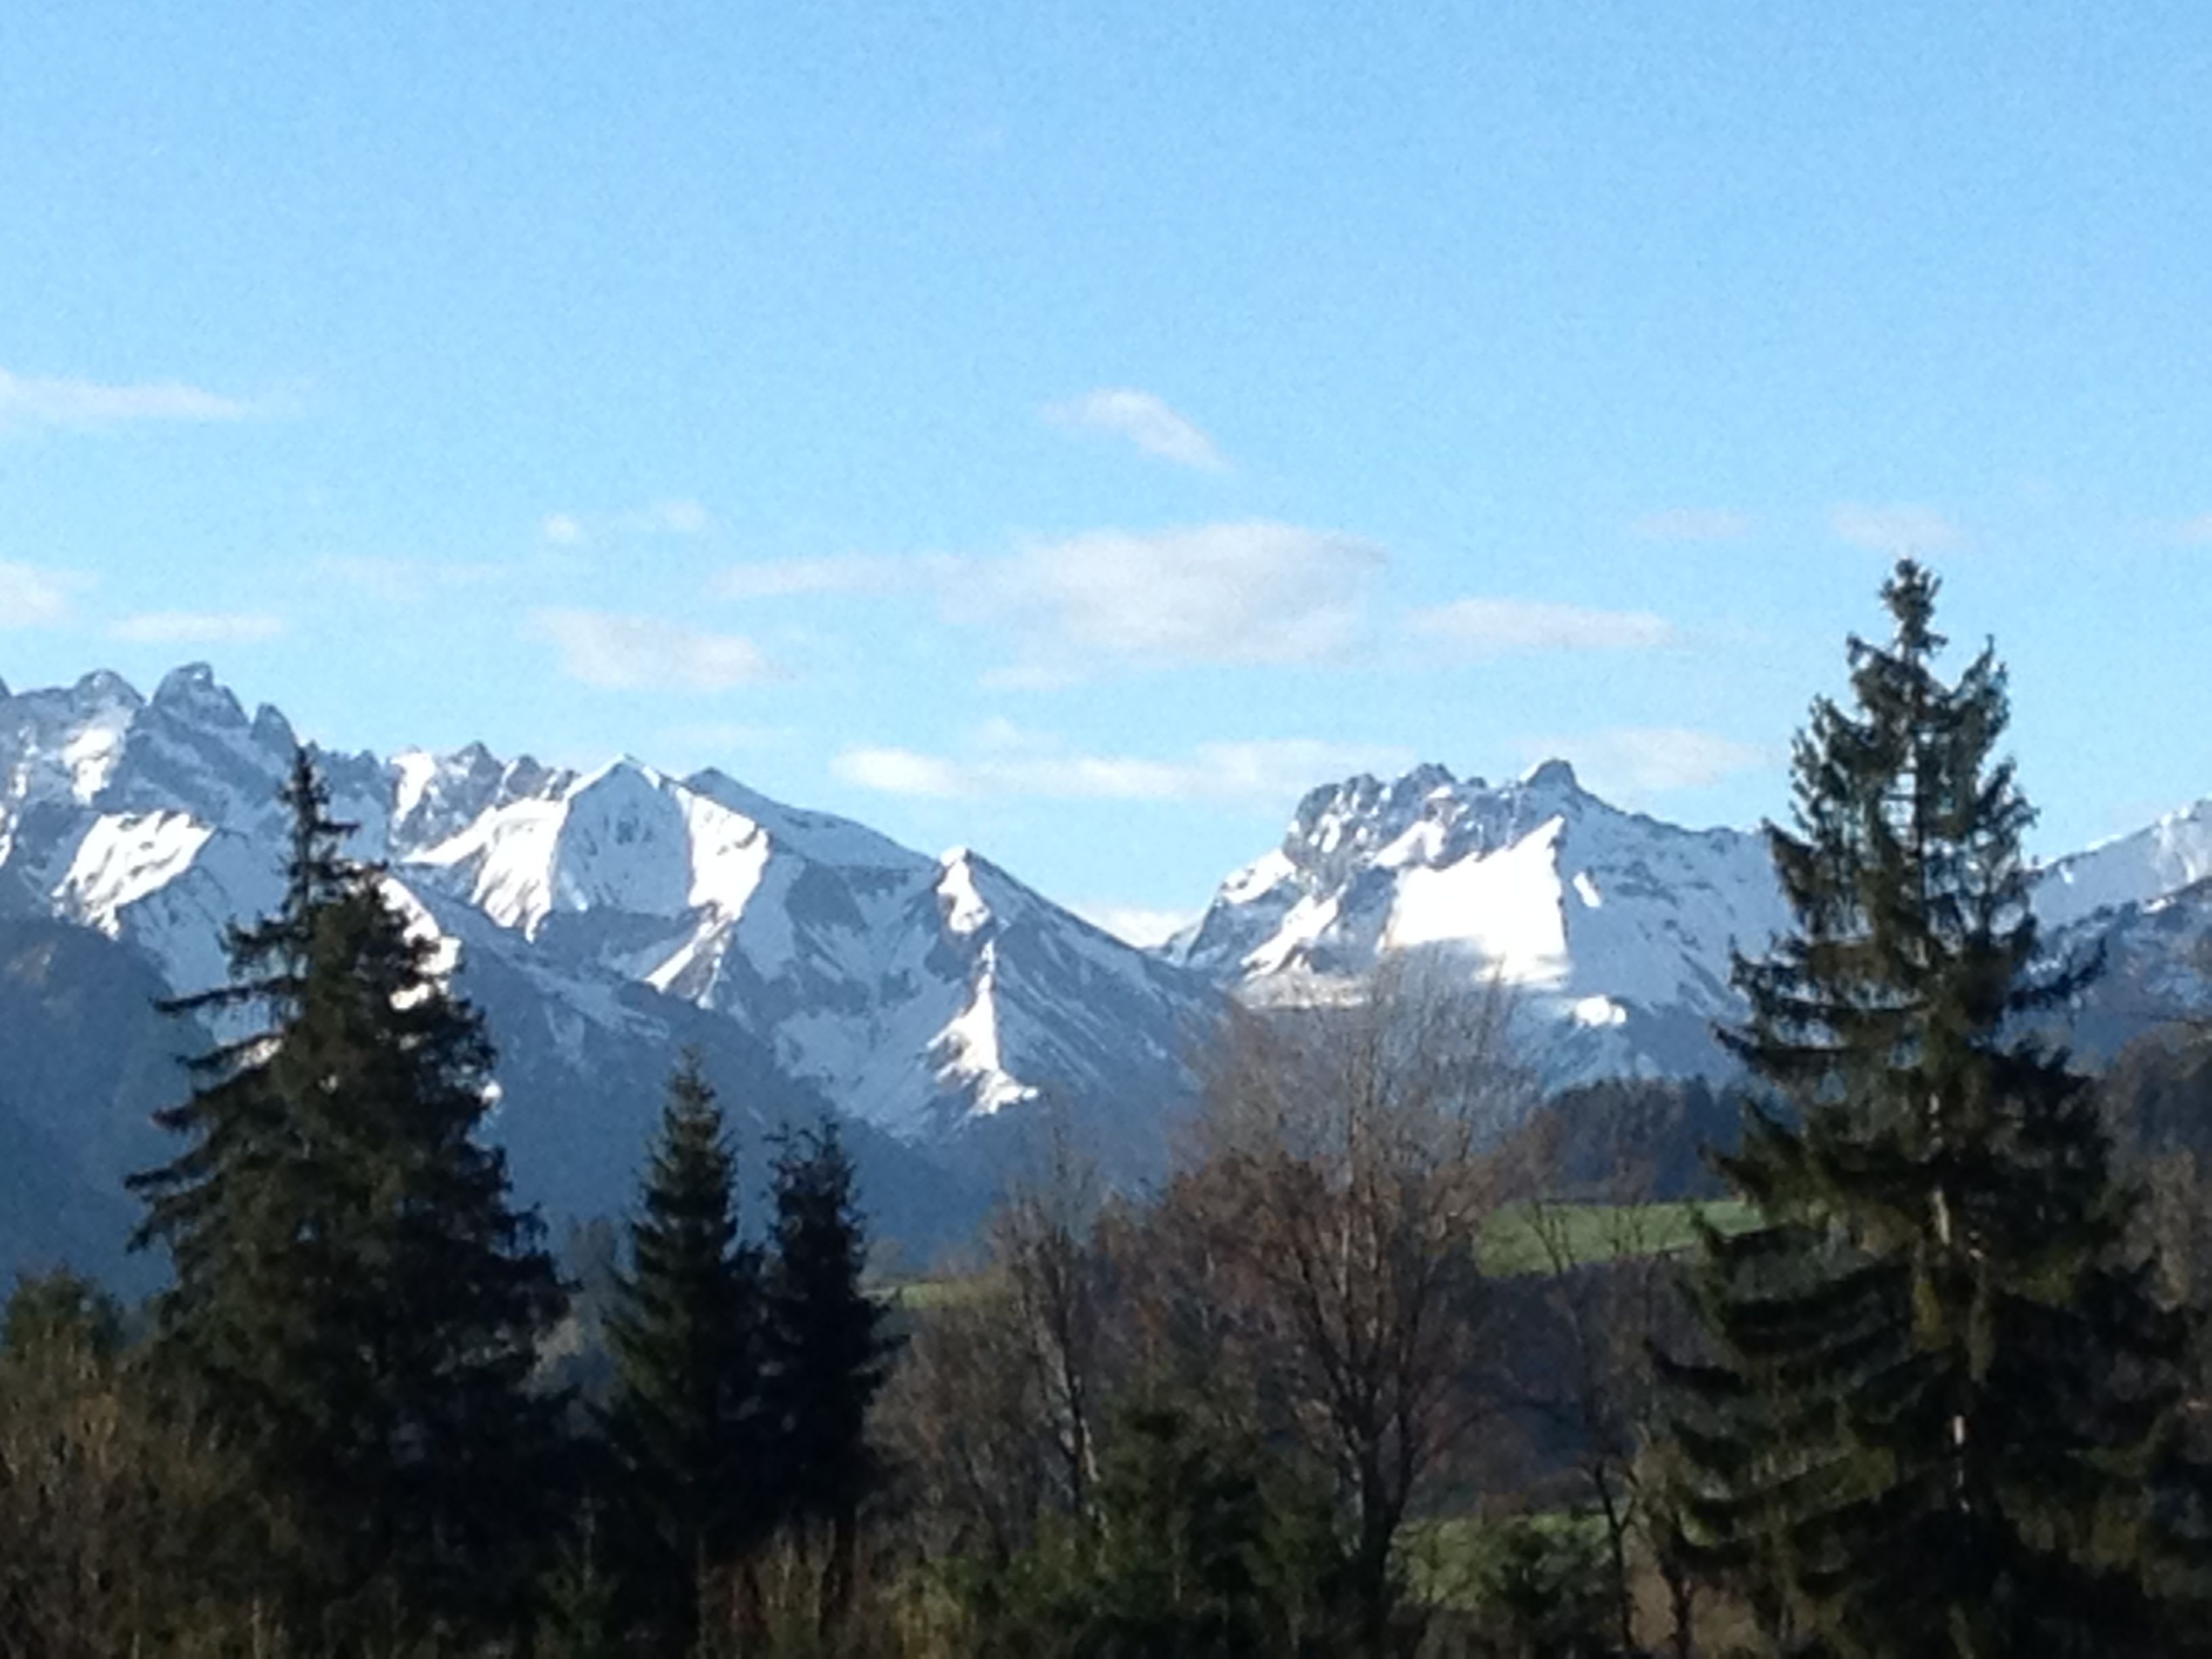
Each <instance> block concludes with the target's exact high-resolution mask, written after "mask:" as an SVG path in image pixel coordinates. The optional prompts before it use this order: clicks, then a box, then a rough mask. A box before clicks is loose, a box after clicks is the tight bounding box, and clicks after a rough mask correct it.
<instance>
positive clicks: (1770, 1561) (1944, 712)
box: [1667, 561, 2187, 1656]
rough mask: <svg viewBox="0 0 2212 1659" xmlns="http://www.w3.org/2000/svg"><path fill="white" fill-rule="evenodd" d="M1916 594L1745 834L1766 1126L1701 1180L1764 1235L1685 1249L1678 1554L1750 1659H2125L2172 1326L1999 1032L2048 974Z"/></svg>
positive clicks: (1907, 594)
mask: <svg viewBox="0 0 2212 1659" xmlns="http://www.w3.org/2000/svg"><path fill="white" fill-rule="evenodd" d="M1883 599H1884V601H1885V603H1886V604H1887V606H1888V609H1889V611H1890V612H1891V615H1892V617H1893V619H1894V622H1895V633H1894V636H1893V640H1892V641H1890V642H1889V643H1888V644H1887V646H1884V647H1876V646H1874V645H1870V644H1868V643H1867V642H1865V641H1860V640H1857V639H1854V640H1852V641H1851V642H1850V664H1851V688H1852V692H1853V696H1854V701H1855V704H1856V706H1855V708H1850V709H1848V710H1847V709H1845V708H1842V707H1840V706H1838V704H1836V703H1834V702H1829V701H1826V700H1823V701H1821V702H1817V703H1816V704H1815V705H1814V712H1813V717H1812V721H1811V725H1810V728H1809V730H1808V732H1807V733H1806V734H1805V735H1804V736H1803V737H1802V738H1801V739H1800V741H1799V744H1798V745H1797V750H1796V763H1795V774H1796V829H1795V830H1794V831H1789V830H1783V829H1772V830H1771V842H1772V845H1773V849H1774V856H1775V862H1776V867H1777V870H1778V873H1779V876H1780V878H1781V882H1782V886H1783V889H1784V894H1785V896H1786V897H1787V899H1788V901H1789V902H1790V907H1791V908H1792V910H1793V911H1794V913H1795V916H1796V930H1795V931H1794V932H1793V933H1790V935H1788V936H1787V937H1785V938H1784V939H1781V940H1779V941H1778V943H1777V945H1776V946H1775V947H1774V949H1773V950H1772V951H1771V952H1770V953H1769V954H1768V955H1766V956H1765V957H1762V958H1760V959H1758V960H1740V961H1739V963H1738V966H1737V981H1738V984H1739V986H1740V987H1741V989H1742V991H1743V992H1744V994H1746V996H1747V999H1748V1000H1749V1003H1750V1008H1751V1014H1750V1018H1749V1020H1748V1022H1747V1024H1746V1025H1745V1026H1744V1027H1743V1028H1741V1030H1737V1031H1735V1032H1734V1033H1731V1034H1729V1041H1730V1042H1731V1045H1732V1046H1733V1047H1734V1048H1735V1050H1736V1052H1737V1053H1738V1054H1741V1056H1742V1058H1743V1059H1744V1060H1745V1061H1746V1062H1747V1064H1748V1066H1750V1068H1751V1070H1752V1071H1753V1073H1754V1075H1755V1076H1757V1077H1758V1078H1759V1079H1761V1080H1763V1081H1764V1082H1765V1084H1766V1085H1768V1086H1769V1088H1770V1090H1771V1092H1772V1094H1773V1095H1774V1096H1775V1097H1777V1102H1778V1104H1780V1105H1783V1106H1784V1107H1786V1108H1787V1109H1788V1111H1789V1112H1790V1114H1791V1115H1794V1118H1795V1121H1794V1123H1793V1122H1792V1121H1789V1120H1788V1119H1786V1118H1785V1116H1784V1115H1781V1114H1780V1113H1776V1112H1768V1111H1757V1112H1754V1113H1753V1115H1752V1116H1751V1119H1750V1121H1749V1122H1748V1123H1747V1133H1746V1137H1745V1141H1744V1145H1743V1146H1742V1148H1741V1151H1740V1152H1738V1153H1737V1154H1736V1155H1735V1156H1734V1157H1732V1158H1725V1159H1723V1160H1721V1164H1722V1167H1723V1172H1724V1173H1725V1174H1726V1175H1727V1176H1728V1177H1729V1180H1730V1182H1732V1184H1733V1185H1734V1187H1735V1189H1736V1191H1737V1192H1738V1194H1741V1196H1742V1197H1744V1198H1746V1199H1747V1200H1750V1201H1751V1202H1752V1203H1753V1204H1754V1205H1755V1206H1757V1207H1758V1209H1759V1212H1760V1213H1761V1214H1762V1215H1763V1217H1764V1218H1765V1222H1766V1224H1767V1225H1765V1227H1763V1228H1761V1229H1759V1230H1756V1231H1752V1232H1750V1233H1747V1234H1745V1235H1743V1236H1741V1237H1735V1238H1723V1237H1720V1236H1719V1235H1718V1234H1717V1233H1708V1234H1707V1236H1706V1237H1705V1265H1704V1267H1703V1269H1702V1271H1701V1273H1700V1274H1699V1281H1698V1285H1697V1287H1696V1288H1697V1298H1696V1299H1697V1302H1698V1305H1699V1310H1700V1312H1701V1314H1702V1316H1703V1321H1704V1324H1705V1334H1706V1335H1707V1337H1708V1338H1709V1339H1710V1345H1709V1347H1710V1351H1709V1352H1708V1353H1707V1354H1706V1355H1705V1358H1704V1360H1703V1362H1702V1363H1699V1364H1670V1365H1668V1367H1667V1371H1668V1376H1669V1377H1670V1379H1671V1381H1672V1383H1674V1400H1675V1418H1676V1421H1675V1428H1676V1437H1677V1442H1678V1443H1677V1445H1676V1447H1675V1451H1676V1453H1677V1454H1678V1456H1679V1463H1680V1468H1681V1470H1682V1480H1683V1483H1684V1495H1683V1500H1682V1501H1683V1510H1684V1524H1685V1528H1686V1534H1687V1536H1686V1540H1685V1541H1686V1543H1687V1544H1688V1545H1689V1546H1690V1547H1692V1548H1693V1549H1694V1550H1695V1551H1696V1552H1697V1553H1699V1555H1700V1556H1701V1557H1702V1559H1704V1560H1705V1563H1706V1564H1707V1565H1709V1566H1711V1567H1714V1568H1717V1569H1721V1570H1723V1571H1726V1572H1727V1573H1728V1574H1729V1576H1731V1577H1733V1578H1734V1579H1735V1582H1736V1583H1737V1584H1738V1586H1739V1588H1741V1589H1743V1590H1745V1591H1746V1592H1747V1595H1748V1596H1749V1599H1750V1600H1751V1601H1752V1603H1753V1606H1754V1607H1755V1608H1756V1609H1757V1611H1758V1612H1759V1614H1760V1616H1761V1618H1762V1620H1763V1621H1764V1622H1765V1625H1766V1626H1767V1629H1768V1632H1769V1634H1770V1636H1771V1638H1773V1639H1774V1640H1775V1642H1776V1644H1777V1645H1778V1647H1781V1648H1783V1649H1784V1650H1796V1649H1802V1650H1808V1651H1832V1652H1837V1653H1846V1654H1868V1655H1883V1656H1889V1655H1908V1654H1911V1655H1917V1654H1929V1655H1960V1656H1966V1655H1996V1654H2027V1653H2034V1654H2050V1655H2063V1654H2105V1653H2112V1654H2118V1653H2136V1652H2142V1651H2146V1650H2156V1649H2158V1644H2159V1642H2160V1640H2163V1639H2166V1638H2160V1636H2159V1635H2158V1633H2157V1632H2158V1628H2159V1617H2160V1609H2159V1606H2158V1596H2157V1595H2156V1593H2155V1592H2156V1589H2157V1582H2156V1581H2157V1580H2158V1577H2159V1571H2160V1569H2159V1565H2158V1563H2159V1555H2160V1528H2158V1527H2157V1526H2156V1525H2155V1524H2154V1523H2155V1522H2156V1519H2157V1516H2156V1509H2157V1504H2155V1503H2154V1499H2153V1498H2151V1497H2149V1496H2147V1495H2146V1493H2147V1490H2148V1488H2147V1486H2146V1483H2147V1482H2150V1481H2153V1478H2154V1477H2156V1476H2158V1475H2160V1473H2161V1471H2162V1470H2163V1469H2164V1468H2166V1465H2167V1463H2168V1461H2169V1455H2170V1452H2171V1449H2172V1423H2173V1419H2174V1411H2175V1407H2177V1406H2178V1404H2179V1399H2180V1391H2181V1390H2180V1370H2179V1362H2180V1359H2181V1355H2182V1352H2183V1349H2184V1346H2185V1340H2186V1337H2187V1326H2186V1322H2185V1320H2184V1319H2183V1317H2182V1316H2179V1314H2176V1313H2173V1312H2171V1311H2168V1310H2163V1309H2161V1308H2160V1306H2158V1305H2157V1304H2156V1303H2155V1301H2154V1298H2153V1296H2152V1291H2151V1280H2150V1276H2149V1273H2148V1267H2146V1266H2145V1264H2143V1263H2142V1262H2141V1261H2136V1260H2132V1259H2130V1257H2129V1256H2128V1255H2127V1254H2126V1248H2125V1234H2126V1231H2127V1227H2128V1223H2129V1219H2130V1206H2131V1204H2132V1201H2133V1200H2132V1194H2131V1193H2130V1191H2129V1190H2128V1189H2127V1188H2124V1186H2123V1185H2122V1184H2121V1183H2120V1182H2118V1180H2117V1179H2116V1177H2115V1176H2114V1174H2113V1171H2112V1155H2111V1150H2110V1147H2109V1145H2108V1142H2107V1139H2106V1133H2105V1131H2104V1129H2103V1127H2102V1126H2101V1123H2100V1120H2099V1118H2098V1116H2097V1114H2096V1111H2095V1109H2094V1106H2093V1102H2092V1099H2091V1097H2090V1094H2089V1091H2088V1089H2087V1085H2086V1084H2085V1082H2084V1080H2083V1079H2081V1077H2080V1076H2079V1075H2078V1074H2077V1073H2075V1072H2074V1071H2073V1070H2072V1069H2071V1068H2070V1067H2069V1063H2068V1060H2067V1057H2066V1055H2065V1054H2064V1053H2063V1051H2062V1050H2059V1049H2057V1048H2052V1047H2051V1046H2049V1045H2048V1044H2047V1043H2046V1042H2045V1041H2043V1040H2042V1039H2041V1038H2040V1037H2039V1036H2037V1035H2035V1033H2034V1030H2033V1022H2034V1021H2035V1020H2036V1019H2037V1018H2038V1017H2039V1016H2045V1015H2047V1014H2049V1013H2050V1012H2051V1011H2052V1010H2053V1009H2055V1008H2057V1007H2059V1006H2063V1004H2064V1003H2065V1002H2066V1001H2067V1000H2068V999H2069V998H2070V997H2071V995H2072V994H2074V992H2075V990H2076V989H2077V988H2078V987H2079V984H2080V982H2081V975H2080V974H2078V973H2074V972H2066V971H2059V972H2046V971H2044V970H2041V969H2039V967H2038V965H2037V964H2038V962H2039V940H2038V936H2037V932H2036V926H2035V920H2034V917H2033V914H2032V912H2031V911H2030V909H2029V908H2028V880H2029V872H2028V869H2027V866H2026V864H2025V862H2024V860H2023V858H2022V855H2021V835H2022V833H2023V831H2024V830H2025V829H2027V826H2028V825H2029V823H2031V822H2032V819H2033V813H2032V811H2031V810H2030V808H2029V807H2028V805H2027V803H2026V801H2025V800H2024V799H2023V798H2022V797H2021V794H2020V793H2019V790H2018V788H2017V787H2016V784H2015V778H2014V770H2013V767H2012V764H2011V763H2010V762H2009V761H2006V760H2002V759H1998V758H1996V745H1997V744H1998V742H1999V740H2000V738H2002V733H2003V732H2004V729H2005V726H2006V716H2007V692H2006V677H2005V672H2004V670H2003V669H2002V667H2001V666H2000V665H1998V664H1997V662H1996V659H1995V656H1994V654H1993V652H1992V651H1991V650H1990V649H1989V648H1984V650H1983V651H1982V652H1981V653H1979V654H1978V656H1977V657H1976V658H1975V659H1973V660H1972V662H1971V663H1970V664H1969V665H1967V666H1966V669H1965V670H1964V671H1963V672H1962V673H1961V674H1960V677H1959V678H1958V679H1957V680H1956V681H1955V682H1953V683H1948V684H1947V683H1946V682H1945V681H1944V680H1942V678H1940V677H1939V675H1938V674H1937V672H1936V667H1935V659H1936V657H1937V655H1938V653H1940V652H1941V650H1942V647H1943V643H1944V641H1942V638H1941V636H1940V635H1937V634H1936V632H1935V631H1934V629H1933V626H1932V623H1933V616H1934V602H1935V599H1936V581H1935V580H1934V579H1933V578H1932V577H1931V576H1930V575H1929V574H1928V573H1927V572H1925V571H1924V570H1923V569H1922V568H1920V567H1919V566H1917V564H1915V563H1913V562H1911V561H1905V562H1901V563H1900V564H1899V566H1898V568H1897V569H1896V571H1895V574H1894V575H1893V579H1892V580H1890V581H1889V582H1888V583H1887V586H1885V587H1884V589H1883Z"/></svg>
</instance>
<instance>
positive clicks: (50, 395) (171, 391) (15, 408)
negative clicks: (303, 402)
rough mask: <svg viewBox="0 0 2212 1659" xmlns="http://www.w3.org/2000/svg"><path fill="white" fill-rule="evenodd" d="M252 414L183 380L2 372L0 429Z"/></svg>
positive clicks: (233, 401)
mask: <svg viewBox="0 0 2212 1659" xmlns="http://www.w3.org/2000/svg"><path fill="white" fill-rule="evenodd" d="M253 412H254V410H253V405H252V404H248V403H246V402H245V401H243V400H242V399H240V398H228V397H225V396H223V395H222V394H221V393H220V392H209V391H206V390H204V389H203V388H201V387H199V386H187V385H185V383H184V382H182V381H181V380H149V381H143V382H139V383H137V384H134V385H109V384H106V383H103V382H101V381H98V380H71V379H64V378H50V377H40V376H37V375H27V374H9V372H8V371H7V370H6V369H4V368H0V430H4V429H5V428H9V427H11V426H26V427H36V426H58V427H76V428H91V427H103V426H119V425H122V424H124V423H125V422H134V421H183V422H195V421H197V422H205V421H240V420H244V419H245V418H246V416H249V415H251V414H252V413H253Z"/></svg>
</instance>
